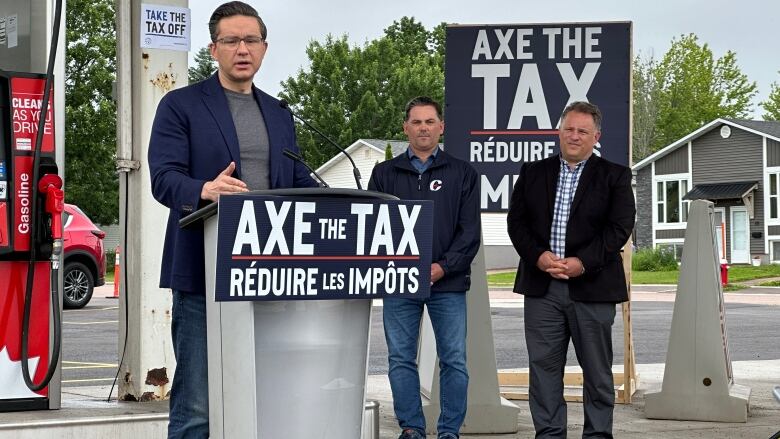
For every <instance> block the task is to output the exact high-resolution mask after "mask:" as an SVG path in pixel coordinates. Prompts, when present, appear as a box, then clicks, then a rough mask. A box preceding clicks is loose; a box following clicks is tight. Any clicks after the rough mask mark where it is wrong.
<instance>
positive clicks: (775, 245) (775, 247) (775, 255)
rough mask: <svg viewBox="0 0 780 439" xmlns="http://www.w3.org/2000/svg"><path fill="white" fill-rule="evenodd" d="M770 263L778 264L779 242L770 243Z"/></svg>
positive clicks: (779, 254)
mask: <svg viewBox="0 0 780 439" xmlns="http://www.w3.org/2000/svg"><path fill="white" fill-rule="evenodd" d="M772 262H780V241H772Z"/></svg>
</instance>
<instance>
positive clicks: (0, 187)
mask: <svg viewBox="0 0 780 439" xmlns="http://www.w3.org/2000/svg"><path fill="white" fill-rule="evenodd" d="M7 191H8V182H6V181H0V200H5V197H6V192H7Z"/></svg>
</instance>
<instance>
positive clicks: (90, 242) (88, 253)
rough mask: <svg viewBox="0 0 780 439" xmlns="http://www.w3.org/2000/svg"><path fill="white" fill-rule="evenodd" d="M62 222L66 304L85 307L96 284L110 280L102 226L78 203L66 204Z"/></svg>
mask: <svg viewBox="0 0 780 439" xmlns="http://www.w3.org/2000/svg"><path fill="white" fill-rule="evenodd" d="M62 215H63V217H62V223H63V228H64V229H65V230H64V233H63V238H64V241H65V242H64V244H63V261H64V263H63V266H64V267H65V268H64V272H63V275H62V278H63V287H64V290H65V291H64V294H63V307H64V308H70V309H75V308H83V307H84V306H86V304H87V303H89V300H90V299H91V298H92V291H93V289H94V288H95V287H96V286H98V287H99V286H101V285H103V284H105V283H106V253H105V251H104V250H103V238H105V237H106V232H104V231H102V230H100V229H99V228H98V227H97V226H96V225H95V224H93V223H92V221H91V220H90V219H89V217H87V215H85V214H84V212H82V211H81V209H79V208H78V207H76V206H74V205H72V204H66V205H65V211H64V212H63V214H62Z"/></svg>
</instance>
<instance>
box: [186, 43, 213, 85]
mask: <svg viewBox="0 0 780 439" xmlns="http://www.w3.org/2000/svg"><path fill="white" fill-rule="evenodd" d="M215 70H217V63H216V62H214V58H212V57H211V51H210V50H209V48H208V47H201V48H200V50H198V52H197V53H196V54H195V65H194V66H192V67H190V68H189V69H187V76H188V78H189V80H190V84H193V83H195V82H198V81H202V80H204V79H206V78H208V77H209V76H211V75H212V74H213V73H214V71H215Z"/></svg>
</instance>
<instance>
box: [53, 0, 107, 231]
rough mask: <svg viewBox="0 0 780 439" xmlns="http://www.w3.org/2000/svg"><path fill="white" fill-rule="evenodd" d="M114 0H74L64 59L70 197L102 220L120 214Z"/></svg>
mask: <svg viewBox="0 0 780 439" xmlns="http://www.w3.org/2000/svg"><path fill="white" fill-rule="evenodd" d="M115 19H116V14H115V10H114V1H113V0H70V1H68V8H67V17H66V20H67V24H68V25H67V28H66V46H67V49H66V52H65V53H66V59H65V63H66V64H65V197H66V201H67V202H68V203H73V204H77V205H78V206H79V207H80V208H81V209H82V210H83V211H84V212H85V213H86V214H87V215H88V216H89V217H90V218H91V219H92V220H93V221H95V222H96V223H98V224H113V223H115V222H116V221H117V219H118V216H119V207H118V204H119V195H118V191H119V183H118V178H117V173H116V168H115V165H114V162H115V159H116V103H115V102H114V100H113V98H112V94H111V92H112V85H113V82H114V80H115V77H116V29H115V27H114V24H115Z"/></svg>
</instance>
